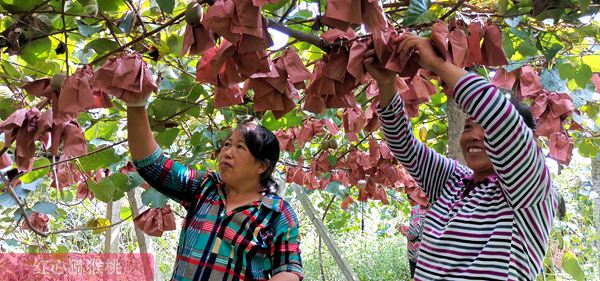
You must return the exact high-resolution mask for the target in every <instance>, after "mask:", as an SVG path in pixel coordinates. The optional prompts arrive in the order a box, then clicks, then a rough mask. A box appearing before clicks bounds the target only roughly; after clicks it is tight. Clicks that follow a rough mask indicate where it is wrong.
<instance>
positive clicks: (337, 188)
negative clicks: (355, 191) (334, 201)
mask: <svg viewBox="0 0 600 281" xmlns="http://www.w3.org/2000/svg"><path fill="white" fill-rule="evenodd" d="M325 191H327V192H329V193H331V194H333V195H335V196H338V197H340V198H345V197H346V196H348V194H349V193H350V190H348V188H346V187H345V186H343V185H342V183H340V182H339V181H332V182H330V183H328V184H327V187H325Z"/></svg>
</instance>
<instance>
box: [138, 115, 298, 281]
mask: <svg viewBox="0 0 600 281" xmlns="http://www.w3.org/2000/svg"><path fill="white" fill-rule="evenodd" d="M127 127H128V135H129V149H130V152H131V156H132V158H133V160H134V164H135V166H136V168H137V169H138V172H139V174H140V175H141V176H142V177H143V178H144V179H145V180H146V181H147V182H148V183H149V184H150V185H152V186H153V187H154V188H155V189H157V190H158V191H160V192H162V193H163V194H165V195H167V196H169V197H170V198H171V199H173V200H175V201H177V202H179V203H181V204H182V205H183V206H184V207H185V208H186V209H187V210H188V214H187V216H186V220H185V224H184V226H183V229H182V230H181V234H180V238H179V246H178V249H177V258H176V262H175V269H174V272H173V276H172V280H202V281H213V280H215V281H216V280H219V281H234V280H273V281H276V280H286V281H287V280H290V281H291V280H298V281H299V280H302V278H303V273H302V262H301V259H300V248H299V246H298V242H299V241H298V219H297V217H296V214H295V213H294V211H293V210H292V208H291V206H290V205H289V203H288V202H286V201H285V200H283V199H282V198H281V197H279V196H277V195H276V194H275V191H276V189H277V184H276V183H275V181H273V179H272V177H271V174H272V173H273V170H274V169H275V165H276V163H277V161H278V159H279V142H278V141H277V138H276V137H275V135H273V133H272V132H271V131H269V130H268V129H266V128H264V127H263V126H261V125H258V124H256V123H255V122H245V123H243V124H241V125H240V126H239V127H238V128H237V129H236V130H234V131H233V133H232V135H231V136H230V137H229V139H227V140H226V141H225V143H224V145H223V147H222V149H221V151H220V152H219V156H218V161H219V173H216V172H212V171H197V170H194V169H191V168H189V167H185V166H183V165H181V164H179V163H177V162H174V161H173V160H171V159H169V158H168V157H166V156H165V155H163V154H162V151H161V150H160V148H159V147H158V145H157V143H156V141H155V140H154V137H153V135H152V130H151V129H150V125H149V122H148V116H147V113H146V108H145V104H144V103H142V104H139V103H138V104H128V107H127Z"/></svg>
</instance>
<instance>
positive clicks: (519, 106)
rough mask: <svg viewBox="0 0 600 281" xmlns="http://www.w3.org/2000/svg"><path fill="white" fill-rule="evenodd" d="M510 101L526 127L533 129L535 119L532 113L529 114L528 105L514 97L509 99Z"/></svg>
mask: <svg viewBox="0 0 600 281" xmlns="http://www.w3.org/2000/svg"><path fill="white" fill-rule="evenodd" d="M510 102H511V103H512V105H513V106H514V107H515V109H516V110H517V112H519V115H521V118H523V121H524V122H525V125H527V127H529V129H531V130H532V131H535V119H533V114H531V110H530V109H529V107H528V106H527V105H525V104H524V103H522V102H521V101H519V100H518V99H516V98H514V97H512V98H511V99H510Z"/></svg>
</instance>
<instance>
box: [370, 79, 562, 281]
mask: <svg viewBox="0 0 600 281" xmlns="http://www.w3.org/2000/svg"><path fill="white" fill-rule="evenodd" d="M453 95H454V97H455V98H456V100H457V102H458V104H459V105H460V107H461V108H462V109H463V111H464V112H466V113H467V114H468V115H470V116H471V118H473V119H474V120H475V121H476V122H477V123H478V124H480V125H481V126H482V127H483V129H484V131H485V139H484V143H485V150H486V152H487V154H488V155H489V157H490V159H491V161H492V163H493V166H494V170H495V172H496V176H490V177H488V178H486V179H485V181H483V182H481V183H478V184H475V185H473V186H472V189H471V188H470V187H468V186H469V184H470V177H471V176H472V175H473V172H472V170H471V169H469V168H468V167H465V166H462V165H460V164H458V163H457V162H456V161H454V160H451V159H449V158H446V157H444V156H442V155H440V154H438V153H436V152H435V151H433V150H431V149H428V148H427V147H426V146H425V145H424V144H423V143H421V142H419V141H418V140H417V139H416V138H415V137H414V136H413V135H412V133H411V125H410V122H409V120H408V118H407V117H406V114H405V112H404V102H403V101H402V100H401V98H400V97H399V96H398V95H396V96H395V97H394V99H393V101H392V102H391V103H390V104H389V105H388V106H387V107H386V108H379V109H378V110H379V113H380V120H381V124H382V127H383V131H384V133H385V138H386V142H387V143H388V145H389V147H390V149H391V151H392V152H393V154H394V155H395V157H396V158H397V159H398V160H399V161H400V162H401V163H402V164H403V165H404V167H405V168H406V169H407V170H408V171H409V173H410V174H411V175H412V176H413V177H414V179H415V180H416V181H417V182H418V183H419V185H420V186H421V187H422V188H423V190H424V191H425V192H426V193H427V196H428V197H429V200H430V203H431V205H432V206H431V209H430V210H429V211H428V212H427V216H426V219H425V227H424V233H423V239H422V242H421V247H420V250H419V258H418V261H417V270H416V274H415V280H533V279H535V277H536V275H537V274H538V273H539V272H540V270H541V266H542V262H543V260H544V256H545V253H546V249H547V247H548V239H549V235H550V230H551V228H552V220H553V217H554V214H555V210H556V204H557V200H556V192H555V190H554V189H553V187H552V184H551V179H550V172H549V170H548V168H547V167H546V165H545V160H544V155H543V153H542V151H541V150H540V149H539V148H538V147H537V145H536V142H535V139H534V137H533V132H532V131H531V130H530V129H529V128H528V127H527V126H526V125H525V123H524V122H523V120H522V118H521V116H520V115H519V113H518V112H517V111H516V110H515V108H514V107H513V106H512V104H511V103H510V101H509V100H508V99H506V98H505V97H504V96H503V95H502V94H501V93H500V92H499V91H498V89H496V87H494V86H493V85H491V84H490V83H488V82H487V81H486V80H485V79H483V78H482V77H480V76H477V75H475V74H466V75H465V76H463V77H461V79H460V80H459V81H458V83H457V85H456V87H455V89H454V91H453ZM467 188H468V189H470V192H467V193H465V192H464V191H465V190H466V189H467Z"/></svg>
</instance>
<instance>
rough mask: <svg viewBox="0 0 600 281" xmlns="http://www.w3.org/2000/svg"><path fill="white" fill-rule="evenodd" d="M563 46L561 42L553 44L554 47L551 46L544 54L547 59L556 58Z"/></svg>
mask: <svg viewBox="0 0 600 281" xmlns="http://www.w3.org/2000/svg"><path fill="white" fill-rule="evenodd" d="M562 48H563V46H562V45H560V44H556V43H555V44H553V45H552V47H550V49H547V50H545V51H544V56H545V57H546V60H552V59H554V57H555V56H556V54H557V53H558V51H560V50H561V49H562Z"/></svg>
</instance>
